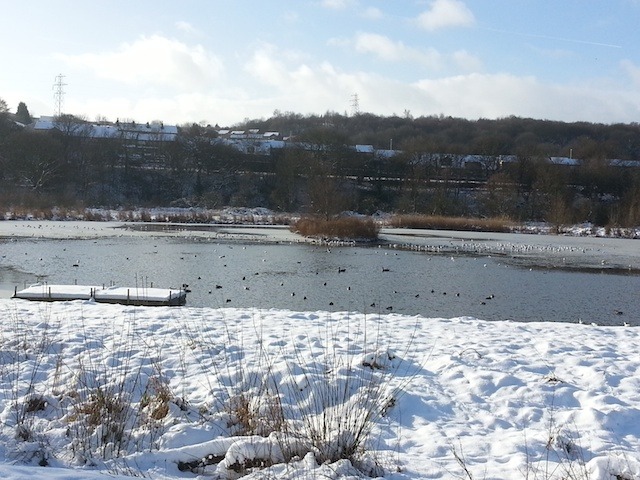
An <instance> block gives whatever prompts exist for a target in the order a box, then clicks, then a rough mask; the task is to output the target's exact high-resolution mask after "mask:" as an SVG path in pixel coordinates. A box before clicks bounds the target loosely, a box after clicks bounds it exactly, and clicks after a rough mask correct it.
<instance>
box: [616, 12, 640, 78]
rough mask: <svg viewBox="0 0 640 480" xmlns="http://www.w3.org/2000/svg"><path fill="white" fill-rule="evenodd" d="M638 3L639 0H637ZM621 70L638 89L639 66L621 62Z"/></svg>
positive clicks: (626, 61)
mask: <svg viewBox="0 0 640 480" xmlns="http://www.w3.org/2000/svg"><path fill="white" fill-rule="evenodd" d="M638 1H639V2H640V0H638ZM620 66H621V67H622V70H624V72H625V73H626V74H627V75H628V76H629V77H630V78H631V80H632V81H633V83H634V84H635V85H636V86H637V87H639V88H640V66H638V65H636V64H634V63H633V62H632V61H631V60H622V61H621V62H620Z"/></svg>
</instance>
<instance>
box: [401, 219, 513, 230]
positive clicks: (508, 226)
mask: <svg viewBox="0 0 640 480" xmlns="http://www.w3.org/2000/svg"><path fill="white" fill-rule="evenodd" d="M389 226H391V227H395V228H424V229H430V230H464V231H473V232H505V233H508V232H512V231H513V230H514V228H515V224H514V223H513V222H512V221H511V220H509V219H507V218H502V217H495V218H466V217H446V216H440V215H397V216H394V217H392V218H391V220H390V221H389Z"/></svg>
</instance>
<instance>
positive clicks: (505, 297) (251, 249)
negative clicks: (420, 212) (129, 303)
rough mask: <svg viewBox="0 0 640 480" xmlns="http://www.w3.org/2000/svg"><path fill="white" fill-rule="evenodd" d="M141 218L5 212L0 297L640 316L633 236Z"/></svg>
mask: <svg viewBox="0 0 640 480" xmlns="http://www.w3.org/2000/svg"><path fill="white" fill-rule="evenodd" d="M129 227H130V226H129ZM142 227H143V230H144V231H139V230H137V229H131V228H126V229H123V228H122V224H103V223H98V224H93V223H85V222H0V252H1V253H0V297H3V298H7V297H9V296H11V294H12V293H13V291H14V288H15V287H16V286H17V287H18V288H22V287H23V286H24V285H25V284H29V283H33V282H35V281H36V280H43V281H47V282H50V283H58V284H60V283H62V284H64V283H69V284H72V283H78V284H91V285H93V284H105V285H108V284H111V283H114V284H118V285H121V286H131V287H135V286H137V287H139V288H145V287H150V286H152V285H153V286H157V287H163V288H164V287H179V286H181V285H182V284H188V285H189V289H190V290H191V292H190V293H189V295H188V297H187V304H188V305H189V306H196V307H198V306H201V307H252V308H257V309H267V308H279V309H290V310H294V311H309V310H311V311H315V310H328V311H344V310H348V311H359V312H365V313H378V312H381V313H389V312H392V313H394V312H395V313H403V314H409V315H423V316H426V317H445V318H449V317H459V316H473V317H477V318H480V319H485V320H512V321H566V322H578V321H582V322H585V323H591V322H596V323H599V324H606V325H622V324H623V323H624V322H626V323H629V324H632V325H640V317H639V315H640V313H639V312H640V275H639V274H638V273H639V272H640V243H639V242H638V241H637V240H624V239H603V238H592V237H559V236H548V235H516V234H488V233H482V234H479V233H469V232H438V231H418V230H397V229H394V230H391V229H390V230H384V231H383V234H382V236H381V238H382V240H383V242H382V243H381V244H380V245H376V246H366V247H362V246H358V247H354V246H331V247H326V246H318V245H313V244H309V243H307V242H304V241H302V240H301V239H300V238H299V237H296V236H294V235H292V234H290V233H289V232H288V231H287V230H286V229H285V228H259V227H258V228H256V227H228V226H224V227H223V226H219V227H209V226H180V227H177V228H173V229H170V230H165V228H166V226H158V227H157V228H153V226H150V225H146V224H145V225H142Z"/></svg>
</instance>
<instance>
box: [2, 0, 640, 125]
mask: <svg viewBox="0 0 640 480" xmlns="http://www.w3.org/2000/svg"><path fill="white" fill-rule="evenodd" d="M639 20H640V0H386V1H382V0H371V1H365V0H239V1H237V2H228V1H225V2H223V1H217V0H207V1H205V0H199V1H198V0H185V1H180V2H177V1H164V0H156V1H150V0H136V1H126V2H125V1H120V0H109V1H97V2H96V1H87V2H78V1H75V0H57V1H55V2H52V1H50V0H30V1H29V2H17V1H16V2H10V3H5V4H3V7H2V25H3V27H2V29H0V59H1V61H2V64H3V67H2V73H0V98H3V99H4V100H6V101H7V103H8V104H9V108H10V109H11V110H12V111H15V108H16V107H17V104H18V102H20V101H23V102H25V103H26V104H27V106H28V107H29V110H30V111H31V113H32V114H34V115H38V116H39V115H51V114H53V113H54V110H55V102H54V96H53V93H54V90H53V84H54V81H55V77H56V75H58V74H63V75H64V82H65V83H66V84H67V85H66V86H65V95H64V104H63V111H64V112H66V113H73V114H76V115H83V116H85V117H86V118H88V119H95V118H97V117H99V116H100V117H106V118H107V119H109V120H115V119H117V118H120V119H133V120H136V121H139V122H145V121H151V120H163V121H164V122H165V123H177V124H182V123H187V122H189V123H190V122H204V123H211V124H216V123H217V124H219V125H220V126H228V125H232V124H233V123H236V122H240V121H242V120H243V119H245V118H259V117H265V118H266V117H269V116H271V115H272V114H273V113H274V111H276V110H279V111H281V112H286V111H293V112H296V113H302V114H308V113H318V114H321V113H324V112H326V111H335V112H339V113H349V114H351V113H352V111H353V110H352V106H353V99H354V94H357V97H358V101H359V107H360V111H363V112H371V113H375V114H379V115H391V114H398V115H403V114H404V113H405V112H410V113H411V114H412V115H413V116H420V115H440V114H443V115H447V116H448V115H451V116H454V117H465V118H470V119H476V118H499V117H505V116H510V115H515V116H521V117H532V118H538V119H551V120H563V121H589V122H603V123H616V122H623V123H629V122H638V121H640V30H639V29H638V24H639Z"/></svg>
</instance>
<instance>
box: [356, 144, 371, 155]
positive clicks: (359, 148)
mask: <svg viewBox="0 0 640 480" xmlns="http://www.w3.org/2000/svg"><path fill="white" fill-rule="evenodd" d="M355 149H356V152H358V153H373V151H374V150H373V145H356V146H355Z"/></svg>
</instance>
